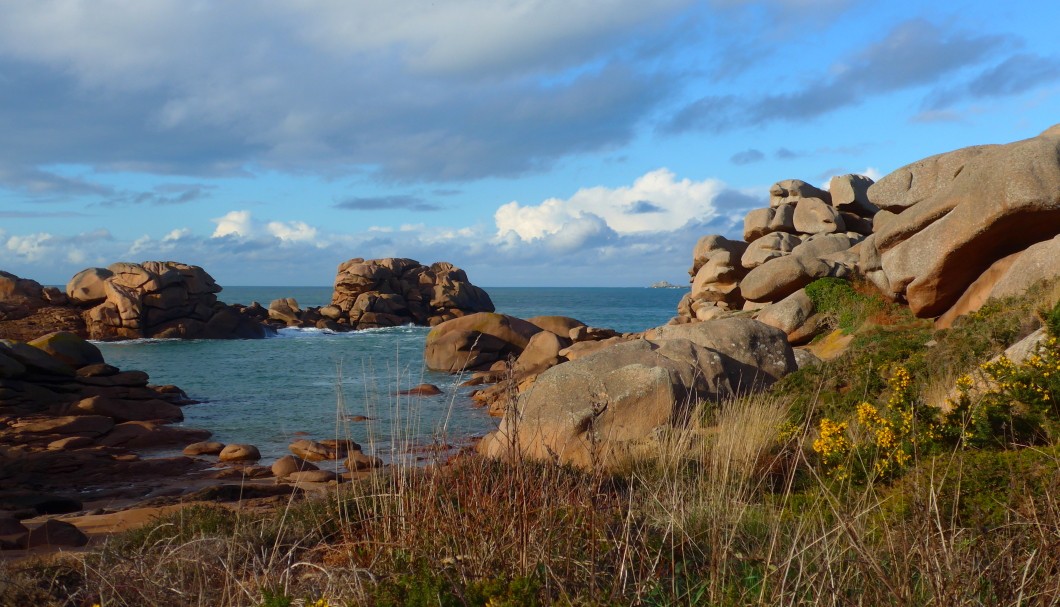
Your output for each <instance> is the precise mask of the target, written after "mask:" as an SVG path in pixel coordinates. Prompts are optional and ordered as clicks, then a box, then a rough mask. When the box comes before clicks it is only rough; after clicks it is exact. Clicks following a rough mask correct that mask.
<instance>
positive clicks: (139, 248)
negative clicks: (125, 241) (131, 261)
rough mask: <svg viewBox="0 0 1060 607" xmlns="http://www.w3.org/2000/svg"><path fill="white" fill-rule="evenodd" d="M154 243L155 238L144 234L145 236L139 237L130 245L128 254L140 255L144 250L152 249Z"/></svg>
mask: <svg viewBox="0 0 1060 607" xmlns="http://www.w3.org/2000/svg"><path fill="white" fill-rule="evenodd" d="M153 244H154V239H152V238H151V237H150V236H148V235H147V234H144V235H143V236H141V237H139V238H137V239H136V240H134V241H133V243H132V244H131V245H129V250H128V252H127V253H126V254H127V255H129V256H130V257H131V256H133V255H139V254H140V253H143V252H144V251H149V250H151V248H152V245H153Z"/></svg>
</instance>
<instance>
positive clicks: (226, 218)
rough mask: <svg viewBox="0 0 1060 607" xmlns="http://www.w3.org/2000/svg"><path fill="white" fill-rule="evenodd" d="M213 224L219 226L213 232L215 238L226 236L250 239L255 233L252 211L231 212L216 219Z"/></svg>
mask: <svg viewBox="0 0 1060 607" xmlns="http://www.w3.org/2000/svg"><path fill="white" fill-rule="evenodd" d="M213 222H214V223H216V224H217V227H216V228H215V229H214V231H213V238H224V237H225V236H234V237H242V238H248V237H250V236H252V235H253V233H254V227H253V224H252V222H251V217H250V211H229V212H227V213H225V214H224V215H223V216H221V217H218V218H216V219H214V220H213Z"/></svg>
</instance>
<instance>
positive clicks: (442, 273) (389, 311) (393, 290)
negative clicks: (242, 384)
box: [268, 257, 494, 331]
mask: <svg viewBox="0 0 1060 607" xmlns="http://www.w3.org/2000/svg"><path fill="white" fill-rule="evenodd" d="M493 310H494V307H493V302H492V301H491V300H490V297H489V295H488V294H486V292H485V291H483V290H482V289H480V288H479V287H476V286H475V285H473V284H471V282H470V281H469V280H468V278H467V274H466V273H465V272H464V271H463V270H461V269H460V268H457V267H456V266H454V265H452V264H450V263H446V262H438V263H434V264H431V265H430V266H425V265H423V264H421V263H420V262H418V261H416V260H414V259H404V258H394V257H388V258H385V259H369V260H365V259H361V258H359V257H358V258H355V259H350V260H348V261H345V262H343V263H342V264H340V265H339V268H338V272H337V274H336V276H335V289H334V291H333V293H332V296H331V304H330V305H327V306H323V307H320V308H308V309H306V310H302V309H301V308H300V307H299V306H298V302H297V301H295V300H294V299H290V298H287V299H278V300H275V301H273V302H272V303H270V304H269V310H268V318H269V321H270V322H271V323H273V324H275V325H278V326H289V327H316V328H320V329H328V330H332V331H352V330H357V329H374V328H378V327H394V326H401V325H407V324H415V325H421V326H432V327H433V326H435V325H438V324H440V323H442V322H445V321H447V320H451V319H454V318H459V317H462V316H466V315H468V314H473V313H476V312H493Z"/></svg>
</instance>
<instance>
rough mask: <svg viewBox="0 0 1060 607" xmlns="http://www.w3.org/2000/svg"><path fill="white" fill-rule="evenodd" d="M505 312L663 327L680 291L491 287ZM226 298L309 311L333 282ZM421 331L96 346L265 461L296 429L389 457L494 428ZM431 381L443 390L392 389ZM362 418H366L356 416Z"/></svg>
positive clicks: (192, 417)
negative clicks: (183, 399)
mask: <svg viewBox="0 0 1060 607" xmlns="http://www.w3.org/2000/svg"><path fill="white" fill-rule="evenodd" d="M487 291H488V292H489V294H490V297H491V298H492V299H493V302H494V304H495V305H496V307H497V311H498V312H502V313H505V314H511V315H513V316H518V317H521V318H529V317H532V316H542V315H562V316H571V317H574V318H577V319H579V320H581V321H582V322H585V323H587V324H589V325H591V326H597V327H609V328H613V329H616V330H619V331H640V330H643V329H646V328H649V327H653V326H657V325H660V324H664V323H665V322H666V321H667V320H669V319H670V318H671V317H672V316H673V315H674V314H675V310H676V306H677V302H678V300H679V299H680V298H681V296H682V295H683V294H684V293H685V291H684V290H683V289H638V288H558V287H557V288H530V287H526V288H487ZM220 297H221V299H223V300H224V301H227V302H230V303H236V302H238V303H250V302H251V301H258V302H260V303H261V304H262V305H265V306H268V303H269V302H270V301H272V300H273V299H276V298H279V297H294V298H295V299H297V300H298V303H299V305H301V306H303V307H309V306H320V305H326V304H327V303H329V301H330V298H331V287H226V288H225V290H224V292H223V293H221V295H220ZM427 332H428V329H427V328H425V327H394V328H387V329H376V330H369V331H358V332H353V333H341V334H332V333H328V332H324V331H316V330H298V329H285V330H282V331H280V335H279V336H278V337H276V338H272V339H264V340H234V341H209V340H188V341H181V340H141V341H133V342H118V343H101V344H99V347H100V349H101V350H102V351H103V355H104V356H105V357H106V360H107V362H109V363H111V364H113V365H116V366H118V367H121V368H123V369H141V370H144V371H147V372H148V373H149V374H150V376H151V381H152V382H153V383H157V384H176V385H178V386H180V387H181V388H183V389H184V390H185V391H186V392H187V393H188V394H189V396H191V397H192V398H195V399H197V400H202V401H204V402H202V403H201V404H197V405H191V406H189V407H185V408H184V414H185V418H186V419H185V421H184V425H186V426H191V427H198V428H206V429H209V430H211V431H213V432H214V439H216V440H219V441H222V442H226V443H228V442H247V443H251V444H254V445H257V446H258V448H259V449H260V450H261V452H262V456H263V462H266V463H267V462H270V461H272V460H273V459H275V458H277V457H280V456H281V455H285V454H286V453H287V445H289V444H290V443H291V442H292V441H294V440H297V439H298V438H301V437H309V438H314V439H325V438H334V437H336V436H340V437H346V436H349V437H350V438H353V439H354V440H356V441H357V442H360V443H362V444H365V445H366V447H365V450H366V451H371V452H374V453H376V454H377V455H380V456H382V457H384V459H389V458H392V457H394V456H395V455H396V451H397V450H398V449H399V448H400V446H403V445H407V444H409V443H422V444H429V443H431V442H432V441H433V440H443V441H445V442H447V443H451V444H460V443H463V442H467V441H468V440H469V439H470V438H471V437H474V436H480V435H482V434H484V433H486V432H489V431H490V430H492V429H494V428H495V427H496V420H495V419H493V418H490V417H489V416H488V415H487V414H486V412H485V410H483V409H480V408H478V407H476V406H475V405H474V404H473V403H472V401H471V400H470V398H468V396H467V394H468V393H469V392H470V389H469V388H460V387H458V385H457V384H459V383H460V382H461V381H463V379H464V378H461V377H456V376H450V375H448V374H443V373H435V372H432V371H428V370H426V369H424V367H423V343H424V339H425V337H426V335H427ZM420 383H432V384H435V385H438V386H439V387H441V388H442V390H443V394H442V395H440V396H432V397H407V396H397V395H396V393H397V392H398V391H399V390H402V389H406V388H409V387H411V386H415V385H417V384H420ZM357 415H363V416H366V417H369V418H370V420H369V421H366V422H365V421H362V422H354V421H350V420H349V419H347V418H348V417H349V416H357Z"/></svg>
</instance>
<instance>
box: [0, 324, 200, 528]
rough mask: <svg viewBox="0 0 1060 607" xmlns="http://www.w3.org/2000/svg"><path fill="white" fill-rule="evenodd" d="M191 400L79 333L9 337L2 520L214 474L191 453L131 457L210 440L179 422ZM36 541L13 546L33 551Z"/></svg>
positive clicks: (1, 401) (1, 426)
mask: <svg viewBox="0 0 1060 607" xmlns="http://www.w3.org/2000/svg"><path fill="white" fill-rule="evenodd" d="M192 402H194V401H191V400H188V397H187V395H185V394H184V392H182V391H181V390H180V389H179V388H176V387H175V386H154V385H151V384H149V383H148V376H147V374H146V373H143V372H142V371H121V370H119V369H117V368H115V367H113V366H111V365H108V364H106V362H104V360H103V356H102V355H101V354H100V351H99V349H98V348H96V346H94V345H93V344H91V343H89V342H87V341H85V340H84V339H82V338H81V337H79V336H77V335H75V334H73V333H68V332H58V333H52V334H49V335H45V336H42V337H40V338H39V339H36V340H33V341H31V342H29V343H26V342H20V341H14V340H7V339H4V340H0V519H5V518H7V519H12V518H13V519H22V518H26V517H32V516H36V515H38V514H44V513H54V512H70V511H76V510H80V509H81V505H80V499H81V497H80V491H83V490H86V489H89V488H94V489H99V488H101V487H109V489H108V490H109V491H111V493H104V492H100V491H96V493H95V495H99V496H106V495H112V496H114V497H128V496H129V495H128V494H129V492H130V491H131V492H137V491H142V492H143V493H140V494H139V495H141V496H142V495H143V494H146V493H149V492H150V491H151V490H152V489H153V488H155V487H153V486H143V485H141V486H139V487H137V486H135V483H136V482H138V481H144V482H147V483H150V482H155V484H156V485H157V484H158V483H161V482H163V481H165V482H170V479H172V478H173V477H175V476H177V475H181V474H185V473H188V472H191V471H193V470H197V469H202V468H205V467H206V466H207V465H208V464H206V463H205V462H198V461H196V460H193V459H191V458H187V457H159V458H152V459H141V458H140V457H139V456H138V455H137V454H136V453H134V452H133V451H131V450H132V449H140V448H158V447H166V446H173V447H178V448H179V447H181V446H183V445H187V444H188V443H194V442H197V441H202V440H203V439H205V438H206V437H208V436H209V435H210V432H208V431H206V430H198V429H194V428H185V427H178V426H174V425H171V424H172V423H173V422H178V421H181V420H183V419H184V414H183V412H182V410H181V407H182V406H184V405H187V404H190V403H192ZM51 492H55V493H60V494H61V495H59V496H56V495H54V494H52V493H51ZM56 503H59V504H61V506H55V504H56ZM55 508H60V509H59V510H56V509H55ZM27 537H28V536H23V537H22V538H21V539H19V540H18V541H15V542H14V543H13V544H12V545H10V546H6V547H14V548H24V547H27V546H30V545H33V542H32V541H30V540H29V539H27ZM23 540H25V541H23Z"/></svg>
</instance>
